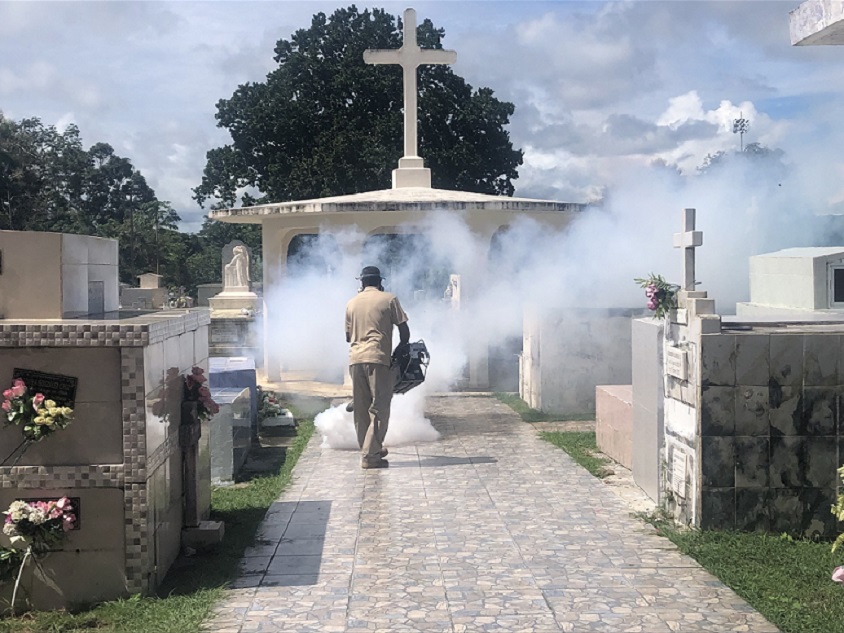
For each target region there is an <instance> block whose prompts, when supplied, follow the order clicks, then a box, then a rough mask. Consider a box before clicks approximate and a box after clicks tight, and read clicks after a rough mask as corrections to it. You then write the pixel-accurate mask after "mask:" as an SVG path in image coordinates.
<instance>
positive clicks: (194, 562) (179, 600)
mask: <svg viewBox="0 0 844 633" xmlns="http://www.w3.org/2000/svg"><path fill="white" fill-rule="evenodd" d="M294 413H297V412H296V411H295V410H294ZM298 422H299V428H298V432H297V436H296V438H295V440H294V441H293V444H292V445H291V446H290V447H288V448H287V451H286V455H285V458H284V462H283V464H282V465H281V467H280V468H279V469H278V471H277V472H276V473H274V474H271V475H266V476H260V477H255V478H254V479H251V480H249V481H245V482H242V483H239V484H237V485H235V486H230V487H225V488H215V489H214V490H213V491H212V494H211V513H212V519H216V520H222V521H225V523H226V527H225V538H224V539H223V543H222V544H221V545H219V546H217V547H215V548H214V549H213V550H209V551H208V552H205V553H198V554H196V555H195V556H192V557H190V558H185V559H180V560H179V561H178V562H177V564H176V565H174V567H173V569H172V570H171V572H170V573H169V574H168V575H167V578H166V579H165V580H164V583H163V584H162V587H161V588H160V590H159V596H152V597H141V596H133V597H131V598H128V599H126V600H116V601H113V602H107V603H103V604H100V605H97V606H95V607H93V608H91V609H88V610H85V611H80V612H78V613H73V614H71V613H67V612H33V613H27V614H24V615H22V616H20V617H17V618H5V619H0V633H82V632H85V631H96V632H97V633H194V632H196V631H199V628H200V625H201V624H202V622H203V620H205V619H206V618H207V617H208V615H209V613H210V611H211V608H212V607H213V605H214V603H215V602H216V601H217V600H219V599H220V597H221V596H222V593H223V588H224V586H225V584H226V583H227V582H229V581H231V580H232V579H234V578H235V577H236V575H237V567H238V563H239V561H240V558H241V556H242V554H243V551H244V550H245V549H246V548H247V547H248V546H250V545H252V543H253V542H254V540H255V533H256V531H257V529H258V526H259V524H260V522H261V519H262V518H263V517H264V514H265V513H266V511H267V508H269V507H270V504H272V503H273V502H274V501H275V500H276V499H277V498H278V495H279V494H280V493H281V491H282V490H283V489H284V487H285V486H286V485H287V484H288V483H289V482H290V478H291V472H292V470H293V466H295V465H296V462H297V461H298V459H299V456H300V455H301V454H302V452H303V451H304V449H305V447H306V446H307V444H308V441H309V440H310V438H311V435H312V434H313V431H314V425H313V419H312V418H306V419H298Z"/></svg>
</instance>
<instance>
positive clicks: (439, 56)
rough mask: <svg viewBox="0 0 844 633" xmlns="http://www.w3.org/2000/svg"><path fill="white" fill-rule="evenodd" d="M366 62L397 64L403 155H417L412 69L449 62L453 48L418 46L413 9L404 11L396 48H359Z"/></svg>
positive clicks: (453, 57) (455, 58)
mask: <svg viewBox="0 0 844 633" xmlns="http://www.w3.org/2000/svg"><path fill="white" fill-rule="evenodd" d="M363 61H364V62H366V63H367V64H398V65H399V66H401V67H402V71H403V74H404V155H405V156H406V157H415V156H417V150H416V125H417V122H416V119H417V107H416V69H417V68H418V67H419V66H420V65H422V64H453V63H454V62H455V61H457V53H456V52H455V51H446V50H436V49H422V48H419V45H418V44H417V43H416V11H414V10H413V9H406V10H405V12H404V41H403V42H402V47H401V48H399V49H391V50H384V49H370V50H366V51H364V52H363Z"/></svg>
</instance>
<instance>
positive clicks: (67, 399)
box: [12, 367, 79, 408]
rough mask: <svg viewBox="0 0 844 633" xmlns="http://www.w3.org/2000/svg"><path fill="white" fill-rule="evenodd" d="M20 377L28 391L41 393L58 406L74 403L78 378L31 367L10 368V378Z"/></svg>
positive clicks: (68, 405) (71, 405)
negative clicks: (47, 372)
mask: <svg viewBox="0 0 844 633" xmlns="http://www.w3.org/2000/svg"><path fill="white" fill-rule="evenodd" d="M15 378H20V379H21V380H23V381H24V383H26V388H27V390H28V391H29V393H30V394H31V393H43V394H44V397H46V398H47V400H53V401H54V402H55V403H56V404H57V405H59V406H60V407H71V408H73V406H74V405H75V404H76V385H77V383H78V382H79V379H78V378H74V377H73V376H62V375H60V374H46V373H44V372H43V371H34V370H32V369H20V368H19V367H15V368H14V369H13V370H12V379H15Z"/></svg>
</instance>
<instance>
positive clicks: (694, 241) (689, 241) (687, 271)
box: [674, 209, 703, 291]
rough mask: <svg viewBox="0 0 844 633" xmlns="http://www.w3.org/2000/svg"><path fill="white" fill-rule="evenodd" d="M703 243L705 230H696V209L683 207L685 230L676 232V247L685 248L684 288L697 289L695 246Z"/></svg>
mask: <svg viewBox="0 0 844 633" xmlns="http://www.w3.org/2000/svg"><path fill="white" fill-rule="evenodd" d="M701 244H703V232H702V231H695V210H694V209H683V232H682V233H675V234H674V248H682V249H683V290H689V291H692V290H694V289H695V248H697V247H698V246H700V245H701Z"/></svg>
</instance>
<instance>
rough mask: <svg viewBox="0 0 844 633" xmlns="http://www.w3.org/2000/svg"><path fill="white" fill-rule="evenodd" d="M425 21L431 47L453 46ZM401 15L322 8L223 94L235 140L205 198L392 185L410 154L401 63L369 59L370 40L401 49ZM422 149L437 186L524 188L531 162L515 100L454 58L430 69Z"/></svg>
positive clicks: (211, 168)
mask: <svg viewBox="0 0 844 633" xmlns="http://www.w3.org/2000/svg"><path fill="white" fill-rule="evenodd" d="M444 35H445V32H444V30H443V29H437V28H434V25H433V24H432V23H431V21H430V20H425V21H424V22H423V23H422V24H421V25H420V26H419V27H418V28H417V38H418V42H419V45H420V46H421V47H422V48H442V39H443V37H444ZM401 45H402V25H401V21H400V20H399V19H398V18H396V17H394V16H392V15H390V14H388V13H386V12H385V11H384V10H381V9H374V10H372V11H369V10H365V11H363V12H359V11H358V9H357V8H355V7H354V6H352V7H349V8H348V9H338V10H337V11H335V12H334V14H333V15H331V16H330V17H326V15H325V14H324V13H318V14H317V15H315V16H314V17H313V20H312V22H311V26H310V28H308V29H301V30H299V31H297V32H296V33H295V34H294V35H293V36H292V37H291V38H290V40H285V39H281V40H279V41H278V43H277V45H276V48H275V58H274V59H275V61H276V62H277V63H278V68H276V69H275V70H274V71H272V72H271V73H270V74H269V75H267V79H266V81H265V82H263V83H250V84H244V85H242V86H240V87H238V89H237V90H236V91H235V92H234V94H233V95H232V97H231V98H230V99H223V100H221V101H219V102H218V103H217V121H218V125H219V126H220V127H224V128H227V129H228V130H229V132H230V133H231V137H232V142H231V143H230V144H229V145H226V146H224V147H220V148H217V149H212V150H211V151H209V152H208V162H207V165H206V167H205V173H204V176H203V179H202V184H201V185H200V186H198V187H197V188H196V189H195V190H194V193H195V197H196V199H197V201H198V202H200V204H203V203H204V202H205V201H206V200H209V199H216V200H217V201H218V202H217V204H221V205H228V206H234V205H235V204H236V202H237V198H238V195H240V198H241V202H242V203H243V204H254V203H261V202H271V201H272V202H278V201H285V200H293V199H303V198H315V197H322V196H328V195H340V194H349V193H355V192H358V191H367V190H372V189H384V188H387V187H389V185H390V174H391V171H392V169H393V168H394V167H396V165H397V162H398V159H399V158H400V157H401V155H402V147H403V144H402V134H403V132H402V105H403V104H402V94H403V91H402V73H401V68H400V67H398V66H391V65H390V66H370V65H367V64H364V62H363V51H364V50H366V49H368V48H392V49H395V48H399V47H400V46H401ZM418 72H419V79H418V88H419V153H420V155H421V156H422V157H423V158H424V159H425V162H426V165H427V166H428V167H430V168H431V171H432V184H433V186H434V187H439V188H444V189H460V190H465V191H476V192H480V193H489V194H503V195H512V194H513V184H512V181H513V180H514V179H515V178H517V171H516V169H517V167H518V166H519V165H521V163H522V152H521V151H520V150H516V149H513V145H512V143H511V142H510V137H509V134H508V132H507V131H506V129H505V126H506V125H507V124H508V123H509V120H510V116H511V115H512V114H513V111H514V107H513V104H511V103H507V102H503V101H499V100H498V99H496V98H495V97H494V96H493V92H492V90H490V89H489V88H480V89H474V90H473V89H472V87H471V86H470V85H468V84H467V83H466V82H465V81H464V80H463V79H462V78H461V77H459V76H457V75H455V74H454V72H453V71H452V70H451V69H450V68H449V67H448V66H444V65H434V66H431V65H425V66H421V67H420V68H419V71H418Z"/></svg>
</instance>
